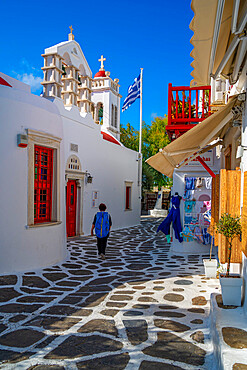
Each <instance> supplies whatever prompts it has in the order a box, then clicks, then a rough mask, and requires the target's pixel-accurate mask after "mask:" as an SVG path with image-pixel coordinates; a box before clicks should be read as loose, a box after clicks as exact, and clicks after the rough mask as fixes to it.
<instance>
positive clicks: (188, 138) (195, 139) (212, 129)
mask: <svg viewBox="0 0 247 370" xmlns="http://www.w3.org/2000/svg"><path fill="white" fill-rule="evenodd" d="M236 102H237V96H233V97H232V98H231V99H230V100H229V102H228V103H227V104H226V105H225V106H224V107H222V108H220V109H219V110H218V112H216V113H214V114H213V115H211V116H209V117H208V118H206V119H205V120H204V121H202V122H201V123H198V124H197V125H196V126H195V127H193V128H192V129H191V130H189V131H187V132H186V133H185V134H183V135H182V136H180V137H179V138H178V139H176V140H175V141H173V142H172V143H170V144H169V145H167V146H166V147H165V148H163V149H162V150H161V151H160V152H159V153H157V154H155V155H154V156H152V157H150V158H148V159H147V160H146V162H147V163H148V164H149V165H150V166H151V167H153V168H155V169H156V170H157V171H159V172H161V173H163V174H164V175H166V176H168V177H172V175H173V171H174V169H175V168H176V167H178V166H179V165H180V164H181V163H182V162H183V161H185V160H186V159H187V158H189V157H190V156H197V155H200V154H201V153H203V152H205V151H207V150H209V149H210V148H211V147H212V145H213V146H215V145H214V144H212V142H213V141H214V140H216V139H218V138H223V136H224V134H225V129H226V126H227V124H228V123H229V122H230V120H231V119H232V117H233V114H232V112H231V109H232V108H233V106H234V105H235V104H236ZM210 144H211V146H210Z"/></svg>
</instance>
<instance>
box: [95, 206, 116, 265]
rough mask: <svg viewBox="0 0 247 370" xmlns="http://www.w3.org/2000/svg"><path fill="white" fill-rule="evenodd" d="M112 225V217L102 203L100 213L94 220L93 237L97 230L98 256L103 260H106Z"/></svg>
mask: <svg viewBox="0 0 247 370" xmlns="http://www.w3.org/2000/svg"><path fill="white" fill-rule="evenodd" d="M111 225H112V221H111V216H110V215H109V213H108V212H106V205H105V204H104V203H101V204H100V205H99V212H97V213H96V215H95V216H94V219H93V223H92V228H91V235H92V236H93V231H94V229H95V234H96V237H97V248H98V255H99V256H100V257H101V258H102V259H105V251H106V245H107V239H108V237H109V233H110V229H111Z"/></svg>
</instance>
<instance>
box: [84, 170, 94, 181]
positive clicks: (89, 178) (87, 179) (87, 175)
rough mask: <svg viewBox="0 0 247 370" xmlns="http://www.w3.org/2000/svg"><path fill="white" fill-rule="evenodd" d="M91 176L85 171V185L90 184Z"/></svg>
mask: <svg viewBox="0 0 247 370" xmlns="http://www.w3.org/2000/svg"><path fill="white" fill-rule="evenodd" d="M92 182H93V176H91V175H90V173H89V172H87V171H86V184H92Z"/></svg>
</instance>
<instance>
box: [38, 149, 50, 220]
mask: <svg viewBox="0 0 247 370" xmlns="http://www.w3.org/2000/svg"><path fill="white" fill-rule="evenodd" d="M34 156H35V157H34V158H35V160H34V223H42V222H49V221H51V211H52V176H53V149H49V148H45V147H42V146H37V145H35V146H34Z"/></svg>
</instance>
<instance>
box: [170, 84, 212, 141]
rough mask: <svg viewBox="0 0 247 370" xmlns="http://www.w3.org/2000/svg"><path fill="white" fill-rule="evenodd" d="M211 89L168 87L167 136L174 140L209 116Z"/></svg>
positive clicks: (206, 87) (203, 87)
mask: <svg viewBox="0 0 247 370" xmlns="http://www.w3.org/2000/svg"><path fill="white" fill-rule="evenodd" d="M210 101H211V87H210V86H200V87H189V86H178V87H173V86H172V84H171V83H170V84H169V85H168V124H167V126H166V131H167V134H168V136H169V138H170V140H174V139H176V138H178V137H179V136H181V135H183V134H184V133H185V132H186V131H188V130H190V129H191V128H192V127H194V126H195V125H196V124H197V123H199V122H201V121H203V120H204V119H205V118H207V117H208V116H209V115H210V114H211V111H210Z"/></svg>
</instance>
